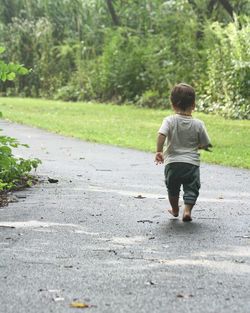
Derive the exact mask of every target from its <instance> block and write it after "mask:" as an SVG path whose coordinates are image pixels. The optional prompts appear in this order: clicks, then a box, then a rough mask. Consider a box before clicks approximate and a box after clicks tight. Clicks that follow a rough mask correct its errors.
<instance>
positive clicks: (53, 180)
mask: <svg viewBox="0 0 250 313" xmlns="http://www.w3.org/2000/svg"><path fill="white" fill-rule="evenodd" d="M48 181H49V183H51V184H55V183H58V179H54V178H49V177H48Z"/></svg>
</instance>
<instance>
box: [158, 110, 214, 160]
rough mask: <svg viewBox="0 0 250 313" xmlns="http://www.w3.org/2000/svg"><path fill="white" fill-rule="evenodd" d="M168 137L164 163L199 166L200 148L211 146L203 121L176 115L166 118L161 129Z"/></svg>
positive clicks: (164, 151) (164, 150)
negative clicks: (182, 163)
mask: <svg viewBox="0 0 250 313" xmlns="http://www.w3.org/2000/svg"><path fill="white" fill-rule="evenodd" d="M159 133H160V134H163V135H165V136H166V141H165V144H164V149H163V155H164V163H165V164H168V163H173V162H184V163H190V164H194V165H197V166H199V165H200V154H199V152H198V147H199V146H207V145H209V144H210V139H209V137H208V134H207V131H206V128H205V125H204V123H203V122H202V121H200V120H198V119H195V118H192V117H191V116H184V115H180V114H175V115H171V116H168V117H166V118H165V119H164V120H163V122H162V125H161V127H160V129H159Z"/></svg>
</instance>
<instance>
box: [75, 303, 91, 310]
mask: <svg viewBox="0 0 250 313" xmlns="http://www.w3.org/2000/svg"><path fill="white" fill-rule="evenodd" d="M70 306H71V308H78V309H85V308H89V304H86V303H82V302H71V303H70Z"/></svg>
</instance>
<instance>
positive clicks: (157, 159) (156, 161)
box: [155, 152, 164, 165]
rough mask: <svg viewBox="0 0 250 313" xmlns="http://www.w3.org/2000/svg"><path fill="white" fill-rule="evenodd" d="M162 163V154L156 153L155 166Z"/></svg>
mask: <svg viewBox="0 0 250 313" xmlns="http://www.w3.org/2000/svg"><path fill="white" fill-rule="evenodd" d="M163 162H164V158H163V153H162V152H156V154H155V163H156V165H158V164H162V163H163Z"/></svg>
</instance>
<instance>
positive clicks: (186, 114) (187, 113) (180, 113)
mask: <svg viewBox="0 0 250 313" xmlns="http://www.w3.org/2000/svg"><path fill="white" fill-rule="evenodd" d="M175 113H176V114H179V115H184V116H192V111H175Z"/></svg>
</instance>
